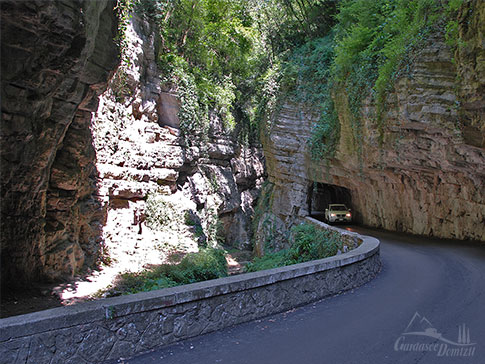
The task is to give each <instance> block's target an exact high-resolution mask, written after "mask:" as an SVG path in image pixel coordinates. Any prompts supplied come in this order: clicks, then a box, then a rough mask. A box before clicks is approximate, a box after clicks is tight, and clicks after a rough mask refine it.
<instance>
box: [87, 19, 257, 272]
mask: <svg viewBox="0 0 485 364" xmlns="http://www.w3.org/2000/svg"><path fill="white" fill-rule="evenodd" d="M156 32H157V30H156V28H155V27H154V26H153V24H151V23H150V22H149V21H147V20H145V19H142V18H141V17H140V16H139V15H137V14H133V16H132V18H131V20H130V22H129V24H128V25H127V30H126V33H125V37H126V48H125V50H124V52H125V57H127V58H129V59H130V60H131V62H130V64H122V66H121V67H120V69H119V70H118V73H117V74H116V75H115V76H114V78H113V79H112V80H111V81H110V85H109V87H108V90H107V91H106V92H105V93H104V94H103V95H102V97H101V100H100V104H99V107H98V110H97V111H96V113H95V115H94V122H93V135H94V145H95V150H96V155H97V169H98V171H99V177H100V179H99V191H100V197H101V199H102V200H103V203H104V204H105V205H106V206H107V221H106V224H105V226H104V227H103V238H104V243H105V244H106V246H107V247H108V248H109V247H112V249H111V251H112V252H114V251H115V247H119V246H123V247H124V248H123V249H125V250H127V251H130V252H133V253H132V254H133V255H132V258H131V260H137V259H138V258H136V256H138V255H139V254H138V253H139V252H140V251H141V250H142V249H143V248H140V247H142V246H143V247H145V248H146V249H147V251H148V250H150V249H151V251H152V254H151V255H150V256H147V257H146V258H143V259H142V260H139V264H138V265H139V266H133V267H129V269H131V270H139V269H142V268H143V265H145V266H146V264H160V263H162V262H164V261H166V258H167V256H166V254H165V253H167V252H169V251H170V250H172V249H174V250H180V251H194V250H197V249H198V241H200V240H205V239H208V238H209V237H208V236H201V234H202V233H201V231H196V227H195V226H191V225H190V224H189V225H187V224H186V222H187V221H186V220H185V219H184V218H180V216H179V214H178V213H176V212H174V211H173V210H180V213H181V215H182V216H187V217H188V219H189V220H194V221H192V223H195V222H197V224H200V226H202V227H203V228H204V234H205V235H207V232H208V231H209V230H211V231H213V232H214V233H216V232H215V230H216V229H218V230H219V233H218V234H219V238H220V242H221V243H224V244H227V245H231V246H233V247H237V248H245V247H247V246H248V245H249V244H250V239H251V236H250V234H251V233H250V230H251V229H250V221H251V215H252V212H253V207H254V204H255V201H256V198H257V196H258V193H259V189H260V186H261V184H262V180H263V173H264V166H263V161H262V159H263V158H262V151H261V150H260V149H259V148H255V147H240V146H239V144H238V143H237V141H236V138H235V136H234V133H232V132H231V131H228V130H226V129H225V127H224V125H223V123H222V122H221V120H220V119H219V118H218V117H217V116H216V115H211V118H210V125H209V131H208V136H207V138H206V139H204V140H202V141H201V140H198V139H197V136H196V135H191V134H190V133H189V134H185V136H184V137H183V136H182V132H181V129H180V121H179V119H178V112H179V108H180V101H179V98H178V97H177V90H176V89H165V88H163V83H162V82H161V78H163V74H164V70H161V69H159V67H158V66H157V62H156V59H157V57H158V53H157V52H158V48H159V47H158V45H157V41H159V39H157V36H156ZM121 72H122V73H123V75H122V77H120V75H121ZM120 81H121V82H120ZM154 195H161V196H164V197H163V200H164V201H166V202H167V204H168V205H167V206H166V207H167V221H166V222H165V223H166V225H167V226H168V225H170V224H172V223H174V221H175V220H177V219H179V220H180V219H181V220H180V221H178V220H177V221H178V222H177V227H176V230H172V231H166V230H165V231H163V230H164V229H162V231H157V230H153V229H150V227H149V226H148V225H149V224H147V221H146V219H147V214H149V213H148V212H147V200H149V199H150V198H151V197H150V196H154ZM116 249H117V250H119V249H118V248H116ZM130 254H131V253H130ZM119 261H121V258H120V259H119Z"/></svg>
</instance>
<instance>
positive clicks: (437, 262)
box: [117, 227, 485, 364]
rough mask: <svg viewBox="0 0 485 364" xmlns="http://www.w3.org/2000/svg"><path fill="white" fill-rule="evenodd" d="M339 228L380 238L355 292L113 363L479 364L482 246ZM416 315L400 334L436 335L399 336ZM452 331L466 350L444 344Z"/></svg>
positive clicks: (483, 332)
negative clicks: (374, 262)
mask: <svg viewBox="0 0 485 364" xmlns="http://www.w3.org/2000/svg"><path fill="white" fill-rule="evenodd" d="M349 229H352V230H354V231H357V232H359V233H361V234H365V235H372V236H375V237H377V238H378V239H379V240H380V241H381V258H382V262H383V268H382V272H381V273H380V274H379V275H378V276H377V277H376V278H375V279H374V280H372V281H371V282H369V283H368V284H366V285H365V286H363V287H360V288H358V289H355V290H353V291H349V292H346V293H344V294H341V295H339V296H334V297H329V298H327V299H324V300H322V301H319V302H316V303H314V304H310V305H306V306H303V307H300V308H297V309H295V310H291V311H289V312H285V313H281V314H277V315H273V316H270V317H267V318H265V319H262V320H257V321H252V322H248V323H245V324H241V325H237V326H234V327H232V328H228V329H225V330H221V331H218V332H214V333H211V334H207V335H204V336H200V337H197V338H194V339H191V340H186V341H183V342H180V343H177V344H174V345H171V346H168V347H165V348H162V349H158V350H155V351H153V352H150V353H147V354H143V355H139V356H137V357H135V358H133V359H130V360H118V361H117V362H118V363H126V364H148V363H163V364H175V363H177V364H184V363H191V364H195V363H197V364H205V363H223V364H229V363H234V364H236V363H237V364H243V363H247V364H257V363H264V364H272V363H274V364H285V363H287V364H299V363H302V364H313V363H315V364H324V363H331V364H340V363H342V364H347V363H349V364H354V363H355V364H365V363H372V364H380V363H406V364H407V363H423V364H428V363H440V364H447V363H450V364H456V363H480V364H483V363H485V247H484V246H483V245H481V246H479V245H477V244H466V243H462V242H453V241H443V240H432V239H425V238H420V237H411V236H405V235H399V234H394V233H388V232H382V231H376V230H369V229H364V228H360V227H359V228H349ZM416 313H418V314H419V315H420V316H419V317H418V316H416V319H415V320H414V321H413V323H411V327H409V328H408V329H407V331H408V332H409V331H425V330H426V329H428V333H430V334H431V335H432V334H433V332H434V331H433V328H434V329H436V331H437V332H438V333H441V335H442V336H441V338H438V337H436V336H435V338H433V337H430V336H424V335H403V333H404V332H405V331H406V328H407V327H408V325H409V324H410V322H411V320H412V319H413V317H414V316H415V314H416ZM423 317H425V318H426V319H427V320H428V321H429V323H428V322H426V321H425V319H423ZM463 325H465V327H464V328H463ZM460 330H461V332H464V333H465V335H462V336H461V342H464V341H465V342H469V343H470V345H468V346H459V345H454V344H453V342H458V341H460V340H459V338H458V336H459V331H460ZM466 333H468V335H466ZM467 336H468V337H467ZM445 340H448V341H449V342H446V341H445ZM450 342H451V343H450ZM411 344H413V345H411ZM434 344H436V345H434ZM473 344H474V345H473ZM464 355H466V356H464Z"/></svg>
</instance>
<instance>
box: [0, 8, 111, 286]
mask: <svg viewBox="0 0 485 364" xmlns="http://www.w3.org/2000/svg"><path fill="white" fill-rule="evenodd" d="M114 6H115V2H113V1H107V0H106V1H104V0H101V1H75V0H72V1H56V2H51V1H2V2H1V26H2V31H1V41H2V57H1V62H2V70H1V78H2V87H1V97H2V125H1V145H2V147H1V232H2V233H1V278H2V288H3V287H6V285H10V284H12V285H13V284H22V283H23V282H25V281H29V280H37V279H39V278H41V277H51V278H57V277H59V276H61V275H70V274H73V273H74V272H75V271H76V270H79V269H80V268H81V267H82V266H83V265H84V264H85V263H86V264H89V263H92V261H93V260H94V258H95V256H96V254H97V245H99V241H98V240H97V239H98V236H99V231H98V230H99V226H100V225H101V224H102V223H103V219H104V217H103V210H102V205H101V204H100V202H99V201H98V200H97V198H96V184H95V182H96V178H97V173H96V170H95V168H94V159H95V151H94V149H93V147H92V136H91V133H90V131H89V126H90V122H91V112H93V111H95V110H96V109H97V98H98V96H99V95H100V94H101V93H102V92H103V91H104V90H105V88H106V84H107V80H108V78H109V77H110V74H112V71H113V70H114V69H115V67H116V65H117V63H118V56H117V54H118V48H117V46H116V44H115V42H114V41H113V39H114V38H115V36H116V34H117V20H116V16H115V13H114V10H113V7H114Z"/></svg>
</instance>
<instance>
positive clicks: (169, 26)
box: [135, 0, 263, 141]
mask: <svg viewBox="0 0 485 364" xmlns="http://www.w3.org/2000/svg"><path fill="white" fill-rule="evenodd" d="M135 9H136V11H137V12H138V13H139V14H141V15H144V16H146V17H148V18H151V20H152V21H154V22H156V24H157V25H158V28H159V35H160V47H159V52H158V54H159V56H158V63H159V66H160V69H161V70H162V71H163V72H164V79H163V86H164V88H166V89H172V90H176V91H177V94H178V96H179V97H180V100H181V109H180V112H179V118H180V122H181V129H182V132H183V133H184V134H185V135H189V134H190V135H194V134H195V135H198V136H199V138H200V140H201V141H203V140H204V136H206V135H207V132H208V127H209V119H210V117H211V116H212V115H214V116H216V117H218V118H220V119H221V120H222V121H223V123H224V126H225V128H226V129H227V130H228V131H233V130H235V129H236V118H237V122H238V128H237V130H235V131H236V132H237V133H238V134H239V135H240V136H241V138H245V140H246V141H248V138H249V136H250V135H255V134H254V132H253V128H254V125H253V122H254V116H253V108H254V107H253V106H252V98H253V93H254V90H255V87H256V85H255V82H256V78H257V75H258V74H259V71H258V69H257V68H258V66H259V64H260V57H262V55H263V52H262V49H260V47H259V43H258V42H259V39H258V31H257V28H256V26H255V24H254V19H253V16H252V15H251V4H250V2H248V1H245V0H194V1H193V0H177V1H173V0H152V1H146V0H136V5H135Z"/></svg>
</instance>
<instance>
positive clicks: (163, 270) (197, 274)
mask: <svg viewBox="0 0 485 364" xmlns="http://www.w3.org/2000/svg"><path fill="white" fill-rule="evenodd" d="M225 276H227V262H226V258H225V255H224V251H223V250H220V249H213V248H206V249H202V250H200V251H199V252H197V253H189V254H187V255H186V256H185V257H184V258H183V259H182V261H181V262H180V263H179V264H177V265H170V264H162V265H159V266H156V267H155V268H153V269H150V270H146V271H143V272H139V273H124V274H121V275H120V276H119V277H118V279H117V282H116V284H115V286H114V287H111V288H110V289H108V290H107V291H106V292H105V293H104V295H105V296H108V297H111V296H118V295H121V294H130V293H137V292H147V291H153V290H156V289H162V288H168V287H174V286H179V285H183V284H189V283H195V282H201V281H206V280H209V279H216V278H221V277H225Z"/></svg>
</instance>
